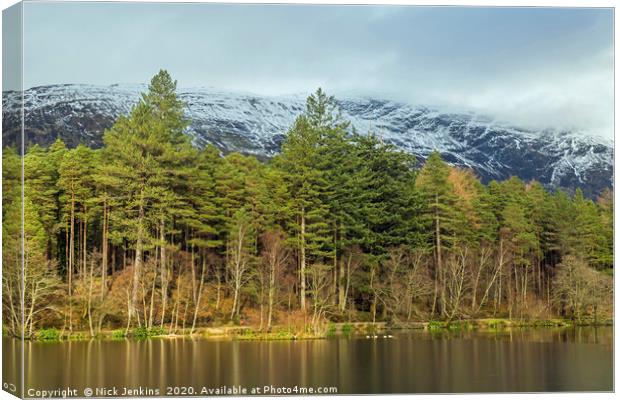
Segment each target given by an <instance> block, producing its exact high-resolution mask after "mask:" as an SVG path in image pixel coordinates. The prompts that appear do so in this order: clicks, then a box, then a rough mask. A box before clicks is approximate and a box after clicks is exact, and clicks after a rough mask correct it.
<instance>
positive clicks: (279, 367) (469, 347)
mask: <svg viewBox="0 0 620 400" xmlns="http://www.w3.org/2000/svg"><path fill="white" fill-rule="evenodd" d="M392 335H393V336H394V337H393V338H384V337H383V335H379V337H378V338H376V339H373V338H366V336H354V337H350V338H344V337H340V338H333V339H321V340H298V341H251V342H250V341H232V340H218V341H216V340H208V339H190V338H176V339H169V338H166V339H149V340H142V341H139V340H120V341H113V340H91V341H69V342H58V343H41V342H25V345H24V349H23V350H24V357H25V360H26V363H25V364H26V368H25V371H24V379H25V382H26V385H25V388H26V395H27V396H28V395H30V396H35V397H36V396H43V395H46V394H48V393H53V395H55V396H58V395H62V393H63V392H61V390H65V392H64V393H65V394H68V395H78V396H80V397H81V396H83V395H84V390H85V389H86V390H88V389H87V388H90V389H92V395H93V396H106V395H117V396H123V395H137V396H143V395H151V396H153V395H166V394H168V395H170V394H172V395H203V396H204V395H215V394H220V393H221V392H224V393H227V392H228V393H234V392H235V391H237V392H240V393H241V394H243V393H244V392H243V390H245V391H246V392H245V393H247V394H251V393H252V392H251V391H252V389H253V388H254V390H260V392H259V393H260V394H265V386H268V391H267V393H266V394H293V395H294V394H306V393H311V392H310V390H312V391H313V393H317V392H318V391H319V390H321V391H322V392H328V393H329V392H331V393H334V391H336V390H337V393H339V394H347V393H351V394H352V393H447V392H543V391H611V390H613V333H612V328H611V327H603V328H591V327H587V328H585V327H584V328H565V329H550V328H536V329H534V328H530V329H523V330H512V331H509V332H495V333H493V332H456V333H447V332H445V333H440V334H431V333H429V332H425V331H407V332H392ZM20 349H21V345H20V342H19V341H18V340H15V339H10V338H3V362H4V365H5V368H4V369H3V381H4V384H5V388H6V387H7V386H6V385H7V384H11V383H12V384H16V385H17V386H19V385H18V382H19V380H18V379H19V373H18V369H19V368H18V366H19V357H20V353H21V352H20ZM10 388H12V387H11V386H10V387H9V389H10ZM256 388H259V389H256ZM334 388H335V389H334ZM54 390H56V391H57V392H53V391H54ZM218 391H219V392H218ZM254 393H256V392H254ZM236 394H238V393H236Z"/></svg>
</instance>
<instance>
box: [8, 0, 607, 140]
mask: <svg viewBox="0 0 620 400" xmlns="http://www.w3.org/2000/svg"><path fill="white" fill-rule="evenodd" d="M5 37H6V34H5ZM23 39H24V84H25V87H27V88H28V87H33V86H39V85H46V84H58V83H90V84H112V83H146V82H148V80H149V79H150V77H151V76H152V75H154V74H155V73H156V72H157V71H158V70H159V69H160V68H164V69H167V70H168V71H169V72H170V73H171V74H172V76H173V77H174V78H175V79H177V80H178V84H179V86H180V87H195V86H209V87H215V88H218V89H224V90H233V91H243V92H252V93H257V94H264V95H284V94H292V93H295V94H299V93H309V92H311V91H313V90H314V89H316V87H318V86H321V87H323V88H324V89H325V90H326V91H327V92H328V93H333V94H336V95H337V96H338V95H341V96H343V95H373V96H383V97H388V98H391V99H394V100H399V101H405V102H409V103H413V104H427V105H436V106H443V107H447V108H454V109H457V110H472V111H476V112H482V113H486V114H488V115H490V116H493V117H497V118H499V119H503V120H506V121H509V122H513V123H515V124H519V125H521V126H526V127H527V126H531V127H547V126H548V127H555V128H567V129H577V130H583V131H585V132H588V133H592V134H596V135H601V136H605V137H608V138H612V137H613V71H614V70H613V50H614V49H613V11H612V10H611V9H585V8H581V9H569V8H553V9H551V8H477V7H414V6H328V5H327V6H326V5H314V6H313V5H241V4H230V5H225V4H219V5H216V4H178V3H177V4H161V3H159V4H157V3H142V4H140V3H133V4H131V3H77V4H76V3H36V2H32V3H26V5H25V8H24V38H23ZM3 84H4V86H5V89H7V88H10V87H7V86H10V82H6V80H3Z"/></svg>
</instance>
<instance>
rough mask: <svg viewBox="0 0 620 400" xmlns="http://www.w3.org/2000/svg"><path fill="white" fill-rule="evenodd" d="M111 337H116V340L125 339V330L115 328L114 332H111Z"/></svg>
mask: <svg viewBox="0 0 620 400" xmlns="http://www.w3.org/2000/svg"><path fill="white" fill-rule="evenodd" d="M112 339H116V340H120V339H125V330H124V329H117V330H115V331H114V332H112Z"/></svg>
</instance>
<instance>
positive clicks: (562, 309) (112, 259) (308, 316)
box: [2, 71, 613, 337]
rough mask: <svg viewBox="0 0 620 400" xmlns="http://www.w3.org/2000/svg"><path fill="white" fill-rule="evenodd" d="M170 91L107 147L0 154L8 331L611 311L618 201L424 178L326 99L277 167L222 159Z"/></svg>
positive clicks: (157, 85) (463, 175) (459, 175)
mask: <svg viewBox="0 0 620 400" xmlns="http://www.w3.org/2000/svg"><path fill="white" fill-rule="evenodd" d="M175 91H176V81H173V79H172V78H171V77H170V75H169V74H168V73H167V72H166V71H160V72H159V73H158V74H157V75H156V76H154V77H153V79H152V80H151V82H150V85H149V88H148V91H147V92H146V93H144V94H142V96H141V98H140V100H139V102H138V103H137V104H136V105H135V106H134V107H133V108H132V109H131V111H130V112H129V113H128V115H125V116H121V117H119V118H118V120H117V121H116V122H115V123H114V125H113V126H112V127H111V128H110V129H108V130H106V131H105V133H104V139H103V141H104V145H103V147H102V148H101V149H91V148H88V147H85V146H83V145H79V146H77V147H76V148H72V149H69V148H67V147H66V146H65V145H64V143H63V142H62V141H60V140H57V141H56V142H55V143H54V144H52V145H51V146H49V147H48V148H43V147H40V146H37V145H35V146H32V147H30V148H29V149H28V151H27V153H26V154H25V155H24V156H23V157H21V156H20V155H19V154H18V152H17V151H16V150H15V149H11V148H6V149H4V152H3V160H2V162H3V177H2V179H3V183H4V185H3V193H2V195H3V216H2V217H3V237H4V240H3V282H2V284H3V316H4V326H5V329H6V330H8V331H9V332H10V333H12V334H15V335H24V336H26V337H31V336H33V335H34V334H35V333H36V331H37V329H40V328H43V327H56V328H58V329H63V330H68V331H70V332H71V331H76V330H88V331H89V332H90V334H91V335H96V334H97V333H98V332H100V331H101V330H102V329H109V328H123V329H127V330H129V329H132V328H136V327H143V328H146V329H155V328H157V329H159V330H161V331H164V332H170V333H174V332H193V331H195V329H196V328H197V327H200V326H206V325H211V324H223V323H229V322H230V321H232V322H233V323H236V324H252V325H255V326H258V327H259V328H260V329H263V330H269V329H271V327H272V326H274V325H286V324H289V325H290V324H291V321H300V320H303V326H304V329H312V330H315V331H319V330H321V329H323V327H324V324H325V322H326V321H330V320H331V321H347V320H349V321H390V322H393V323H406V322H409V321H420V320H445V321H451V320H454V319H462V318H481V317H490V316H496V317H500V316H501V317H508V318H519V319H545V318H550V317H552V316H562V317H567V318H573V319H575V320H578V321H585V320H591V319H596V318H600V317H601V316H604V315H610V313H611V301H612V291H613V286H612V281H613V280H612V271H613V194H612V192H611V190H608V191H605V192H604V193H602V194H601V195H600V197H599V198H598V199H596V201H593V200H591V199H588V198H585V197H584V196H583V194H582V192H581V191H580V190H579V189H577V190H576V191H575V192H574V194H572V195H571V194H568V193H566V192H564V191H561V190H557V191H554V192H549V191H547V190H545V188H544V187H543V186H542V185H541V184H540V183H538V182H535V181H532V182H523V181H521V180H520V179H519V178H517V177H512V178H510V179H508V180H505V181H502V182H497V181H492V182H490V183H488V184H487V185H484V184H482V183H481V182H480V180H479V179H478V178H477V177H476V175H475V174H474V173H473V172H472V171H471V170H467V169H461V168H456V167H452V166H449V165H448V164H446V163H445V162H444V161H443V160H442V159H441V156H440V154H439V153H437V152H435V153H433V154H431V155H430V156H429V157H428V158H427V159H426V161H425V162H424V164H423V165H419V164H418V162H417V160H416V158H415V157H414V156H412V155H410V154H407V153H405V152H403V151H401V150H398V149H397V148H396V147H394V146H393V145H391V144H387V143H383V141H382V140H381V139H380V138H378V137H377V135H375V134H374V133H373V132H366V133H365V134H359V133H358V132H356V131H355V129H353V128H352V127H351V126H350V125H349V123H348V122H347V121H345V120H344V119H343V118H342V116H341V114H340V112H339V110H338V103H337V101H336V100H335V99H334V98H333V97H331V96H328V95H326V94H325V93H324V92H323V91H322V90H321V89H318V90H317V91H316V92H315V93H313V94H312V95H311V96H309V97H308V99H307V104H306V110H305V112H303V113H302V114H301V115H299V116H298V117H297V119H296V120H295V122H294V124H293V126H292V127H291V128H290V129H289V131H288V133H287V135H286V139H285V141H284V143H283V145H282V149H281V153H280V154H278V155H277V156H276V157H274V158H273V159H271V160H269V161H268V162H261V161H259V160H257V159H256V158H254V157H252V156H245V155H242V154H239V153H231V154H228V155H225V156H223V155H221V154H220V152H219V151H218V150H217V149H216V148H215V147H214V146H211V145H209V146H206V147H205V148H202V149H199V148H196V147H194V146H192V143H191V138H190V137H189V136H188V135H187V134H186V128H187V126H188V121H187V119H185V117H184V105H183V103H182V102H181V101H180V100H179V99H178V98H177V96H176V94H175ZM22 162H23V172H24V187H23V202H22V197H21V178H22V176H21V173H22ZM22 213H23V216H24V221H23V222H24V224H23V249H22V246H21V245H22V239H21V229H22V227H21V223H22V222H21V221H22V219H21V215H22ZM22 263H23V264H22ZM22 300H23V309H22ZM22 310H23V318H22Z"/></svg>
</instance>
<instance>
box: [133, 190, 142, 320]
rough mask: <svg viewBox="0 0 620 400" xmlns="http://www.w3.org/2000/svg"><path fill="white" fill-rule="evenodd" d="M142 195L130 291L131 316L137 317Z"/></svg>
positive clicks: (140, 265)
mask: <svg viewBox="0 0 620 400" xmlns="http://www.w3.org/2000/svg"><path fill="white" fill-rule="evenodd" d="M143 200H144V194H141V195H140V208H139V210H138V236H137V240H136V258H135V262H134V267H133V287H132V291H131V314H132V315H134V316H136V317H137V316H138V288H139V284H140V276H141V274H142V252H143V248H142V247H143V245H144V244H143V235H144V232H143V230H144V226H143V224H144V205H143V204H142V202H143Z"/></svg>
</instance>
